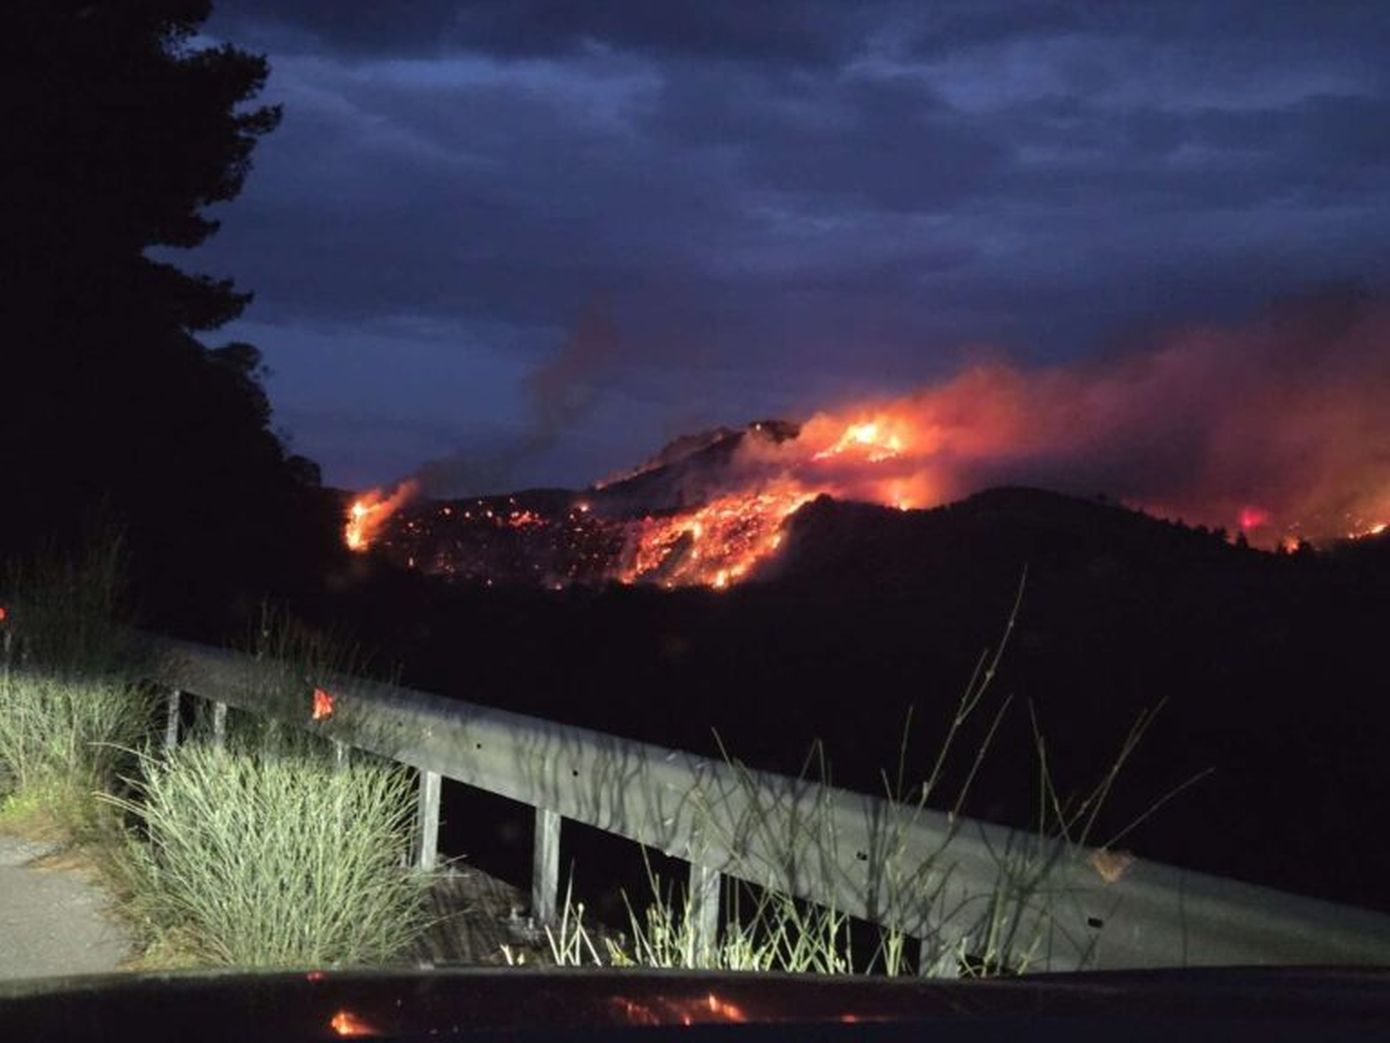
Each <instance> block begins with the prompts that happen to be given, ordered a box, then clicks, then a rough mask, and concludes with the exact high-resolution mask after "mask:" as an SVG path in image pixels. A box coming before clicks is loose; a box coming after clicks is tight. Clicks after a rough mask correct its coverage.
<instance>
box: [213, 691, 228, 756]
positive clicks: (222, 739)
mask: <svg viewBox="0 0 1390 1043" xmlns="http://www.w3.org/2000/svg"><path fill="white" fill-rule="evenodd" d="M212 744H213V745H214V746H216V747H217V748H218V749H219V750H220V749H222V748H223V747H225V746H226V745H227V704H226V703H220V702H214V703H213V704H212Z"/></svg>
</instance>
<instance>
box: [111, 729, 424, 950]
mask: <svg viewBox="0 0 1390 1043" xmlns="http://www.w3.org/2000/svg"><path fill="white" fill-rule="evenodd" d="M140 764H141V768H142V773H143V779H142V780H141V781H140V782H139V783H138V785H137V787H136V789H137V794H136V796H135V797H134V798H119V799H117V800H116V801H115V802H116V803H118V804H119V805H120V806H121V807H122V808H123V809H124V810H125V811H126V812H127V813H129V814H130V815H131V816H132V818H133V819H134V820H136V822H137V823H138V825H139V827H140V828H139V830H138V831H135V832H132V834H131V835H130V838H129V840H128V848H127V852H126V857H125V859H124V860H123V864H124V875H125V877H126V882H127V884H128V890H129V899H128V903H127V907H128V910H129V912H130V913H131V914H132V916H133V917H134V918H135V919H136V921H137V922H138V923H139V924H140V925H141V926H142V927H143V928H144V931H145V934H146V940H147V942H150V943H151V944H155V943H162V944H164V945H165V946H167V947H170V948H172V949H173V950H175V951H178V952H180V953H183V954H186V955H188V956H191V957H192V958H193V959H194V960H195V961H197V962H200V963H211V964H220V965H226V966H236V967H287V966H305V965H323V964H337V965H345V964H371V963H379V962H383V961H387V960H390V959H392V958H395V957H399V956H400V955H401V954H402V953H403V952H404V951H405V950H406V949H407V948H408V947H409V946H410V945H411V944H412V943H413V942H414V940H415V939H416V938H417V937H418V935H419V934H420V932H421V931H422V930H423V929H424V928H425V926H426V925H427V924H426V897H427V892H428V888H429V886H430V878H429V877H428V875H426V874H422V873H419V872H416V871H412V870H408V869H404V868H402V863H403V862H405V861H406V858H405V857H404V856H406V855H407V853H408V851H409V846H410V842H411V824H412V822H413V814H414V793H413V789H412V785H411V776H410V774H409V772H408V771H406V770H405V769H400V768H395V767H386V766H384V765H381V764H379V763H371V762H359V763H349V764H347V765H339V764H337V763H335V761H334V760H333V759H332V758H331V757H330V756H326V755H325V756H305V755H296V756H285V755H283V753H281V752H278V751H274V752H267V751H258V750H254V749H249V748H240V749H235V748H229V749H219V748H215V747H212V746H209V745H205V744H201V743H198V744H190V745H187V746H184V747H182V748H180V749H179V750H177V751H175V752H174V753H173V754H172V755H171V756H170V757H168V759H167V760H166V759H161V758H157V757H153V756H150V755H144V756H142V757H141V758H140Z"/></svg>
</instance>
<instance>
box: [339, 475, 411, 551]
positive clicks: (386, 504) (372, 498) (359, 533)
mask: <svg viewBox="0 0 1390 1043" xmlns="http://www.w3.org/2000/svg"><path fill="white" fill-rule="evenodd" d="M419 490H420V487H419V485H418V484H417V483H415V482H413V481H404V482H401V484H400V485H398V486H396V490H395V492H393V493H392V494H391V495H390V496H383V495H382V492H381V490H380V489H373V490H371V491H370V492H365V493H363V494H362V495H361V496H359V497H357V499H355V500H353V501H352V504H351V506H349V507H348V512H347V521H346V524H345V525H344V527H343V540H344V542H346V543H347V545H348V549H349V550H355V551H365V550H366V549H367V548H368V547H370V546H371V545H372V540H373V539H374V538H375V537H376V534H377V533H378V532H379V531H380V530H381V527H382V526H383V525H385V524H386V520H387V519H388V518H390V517H391V515H393V514H395V513H396V511H398V510H400V508H401V506H402V505H403V504H404V503H405V502H406V501H407V500H410V499H412V498H414V496H415V494H416V493H417V492H419Z"/></svg>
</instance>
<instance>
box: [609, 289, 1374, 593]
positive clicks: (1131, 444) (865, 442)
mask: <svg viewBox="0 0 1390 1043" xmlns="http://www.w3.org/2000/svg"><path fill="white" fill-rule="evenodd" d="M1387 403H1390V307H1387V306H1386V302H1384V301H1371V300H1368V299H1366V298H1364V297H1362V298H1358V297H1354V296H1347V295H1341V296H1335V297H1323V298H1320V299H1312V300H1307V301H1303V302H1300V303H1299V304H1297V305H1296V306H1292V307H1284V308H1281V309H1275V310H1272V311H1271V312H1269V313H1268V314H1266V315H1264V316H1262V317H1260V318H1259V319H1257V320H1256V321H1254V322H1252V323H1249V324H1246V325H1244V326H1241V327H1235V328H1225V329H1210V328H1208V329H1192V330H1187V331H1184V332H1180V333H1177V334H1174V335H1171V336H1169V337H1168V338H1166V339H1165V340H1163V341H1161V342H1160V343H1159V344H1158V345H1157V347H1156V348H1153V349H1151V350H1148V351H1145V352H1136V353H1132V354H1129V355H1126V356H1123V357H1120V358H1115V359H1109V360H1106V361H1103V362H1099V363H1094V362H1092V363H1085V364H1080V365H1073V366H1053V367H1036V368H1025V367H1023V366H1019V365H1013V364H1009V363H1000V362H993V363H987V364H980V365H974V366H969V367H967V368H965V369H962V370H961V371H959V372H958V373H956V374H955V375H954V376H952V377H950V378H948V379H946V380H944V381H941V382H939V383H936V384H932V385H929V386H926V387H923V388H921V389H919V390H917V391H914V392H912V393H910V394H907V395H902V396H898V397H886V398H881V399H876V400H869V401H864V402H861V403H858V404H855V405H852V406H849V407H847V408H842V409H836V410H833V411H827V412H822V413H817V414H816V415H814V416H812V417H811V419H810V420H808V421H807V422H806V423H805V424H803V425H802V427H801V430H800V433H799V434H798V436H797V437H795V438H786V439H776V438H771V437H761V436H760V435H759V432H758V431H757V429H753V430H750V431H749V432H748V433H747V435H745V437H744V439H743V442H742V444H741V445H740V447H739V450H738V452H737V454H736V455H735V457H734V460H733V462H732V464H731V465H730V466H729V467H727V468H725V469H722V470H721V471H720V472H719V473H717V474H714V475H711V476H709V477H708V479H707V480H706V483H705V484H706V488H705V489H703V490H702V494H703V495H702V496H701V497H700V498H702V499H703V500H704V501H705V505H704V506H703V507H700V508H698V509H696V510H690V511H686V512H683V513H681V514H679V515H674V516H668V517H661V518H648V519H646V520H644V522H643V523H642V528H641V530H640V532H639V534H638V537H637V541H636V546H635V549H634V551H633V553H632V554H631V556H630V560H629V562H628V564H627V566H626V567H625V569H624V570H623V571H622V573H621V576H620V578H622V579H623V580H624V581H628V582H630V581H632V580H634V579H641V578H647V579H656V580H658V581H659V582H662V583H664V584H666V585H668V586H674V585H684V584H691V583H699V584H705V585H709V586H715V587H721V586H725V585H727V584H729V583H734V582H737V581H738V580H739V579H740V578H743V577H745V576H747V575H748V574H749V573H750V572H751V571H753V570H754V568H755V567H756V566H757V564H758V563H759V562H760V561H762V560H764V559H765V558H767V557H768V556H769V555H771V554H772V553H774V552H775V551H776V550H777V548H778V546H779V544H780V526H781V524H782V522H783V520H784V519H785V518H786V517H787V516H788V515H789V514H790V513H791V512H793V511H795V510H796V509H797V508H798V507H800V506H801V505H802V504H803V503H805V502H806V501H808V500H810V499H813V498H814V497H815V496H817V495H820V494H822V493H825V494H829V495H831V496H834V497H836V498H838V499H845V500H860V501H867V502H870V503H878V504H884V505H888V506H894V507H899V508H902V509H907V508H913V507H932V506H936V505H938V504H941V503H945V502H948V501H951V500H955V499H959V498H962V497H964V496H968V495H970V494H971V493H974V492H978V491H980V490H982V489H985V488H988V487H990V486H994V485H1005V484H1024V485H1032V486H1041V487H1046V488H1052V489H1056V490H1058V491H1062V492H1070V493H1074V494H1078V495H1084V496H1089V495H1094V494H1098V493H1103V494H1106V495H1108V496H1110V497H1113V498H1115V499H1118V500H1120V501H1122V502H1124V503H1126V504H1128V505H1130V506H1132V507H1137V508H1142V509H1145V510H1148V511H1150V512H1151V513H1154V514H1158V515H1162V516H1165V517H1168V518H1174V519H1181V520H1184V521H1186V522H1188V523H1190V524H1205V525H1208V526H1210V527H1212V528H1217V527H1220V528H1224V529H1227V530H1229V531H1230V532H1232V533H1235V532H1241V533H1244V534H1245V535H1246V536H1247V538H1248V539H1249V540H1250V541H1251V542H1252V543H1255V544H1256V545H1259V546H1263V547H1268V548H1274V547H1277V546H1296V545H1297V543H1298V541H1299V540H1302V539H1307V540H1310V541H1313V542H1319V541H1329V540H1333V539H1340V538H1345V537H1348V536H1352V537H1356V536H1364V535H1370V534H1376V533H1380V532H1384V531H1385V529H1386V526H1387V523H1390V406H1387Z"/></svg>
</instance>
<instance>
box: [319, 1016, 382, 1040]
mask: <svg viewBox="0 0 1390 1043" xmlns="http://www.w3.org/2000/svg"><path fill="white" fill-rule="evenodd" d="M328 1027H329V1028H331V1029H332V1030H333V1031H334V1032H335V1033H336V1034H337V1035H339V1036H344V1037H347V1038H356V1037H361V1036H376V1035H380V1033H378V1032H377V1030H376V1029H375V1028H373V1027H372V1026H371V1025H370V1024H368V1023H367V1022H366V1021H364V1020H363V1019H362V1018H360V1017H358V1016H357V1015H356V1014H354V1013H352V1011H350V1010H340V1011H338V1013H336V1014H334V1015H333V1017H332V1018H330V1019H329V1021H328Z"/></svg>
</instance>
